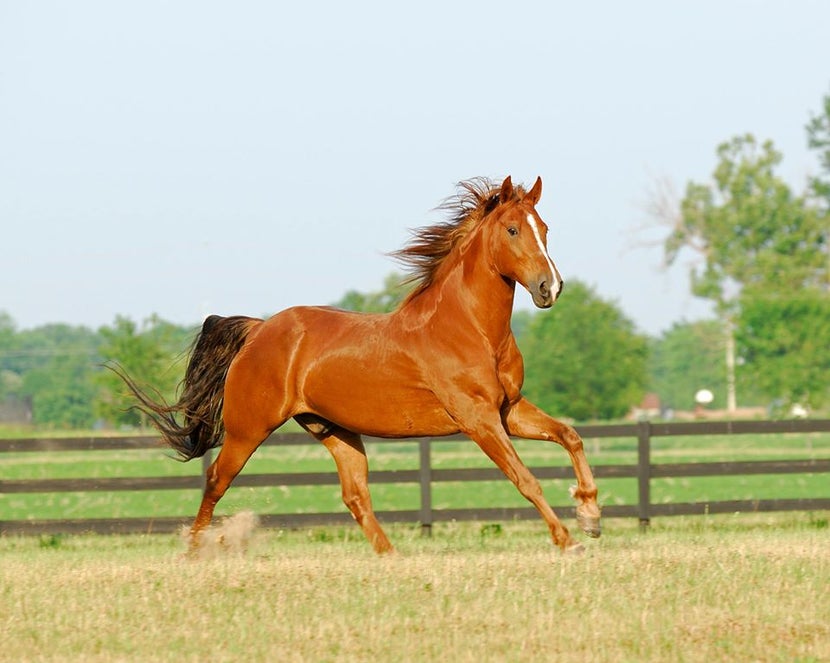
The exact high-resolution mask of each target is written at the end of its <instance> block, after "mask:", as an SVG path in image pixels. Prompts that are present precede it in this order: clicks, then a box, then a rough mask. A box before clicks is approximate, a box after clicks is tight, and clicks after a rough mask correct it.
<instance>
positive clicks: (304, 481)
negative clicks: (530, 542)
mask: <svg viewBox="0 0 830 663" xmlns="http://www.w3.org/2000/svg"><path fill="white" fill-rule="evenodd" d="M577 429H578V431H579V433H580V434H581V435H582V437H583V438H585V439H593V438H612V437H613V438H621V437H623V438H624V437H631V438H636V440H637V463H636V464H629V465H597V466H595V467H593V470H594V474H595V476H596V477H597V479H598V480H602V479H607V478H634V479H636V480H637V484H638V500H637V504H631V505H607V506H605V507H604V508H603V516H604V517H612V518H614V517H622V518H637V519H639V521H640V523H641V525H642V526H643V527H645V526H646V525H648V523H649V521H650V520H651V518H653V517H657V516H675V515H693V514H707V513H710V514H714V513H734V512H761V511H798V510H825V509H830V498H828V497H817V498H811V499H765V498H762V497H759V498H758V499H752V500H730V501H707V502H688V503H669V504H653V503H652V502H651V492H650V485H651V479H654V478H658V477H692V476H735V475H750V474H793V473H830V458H819V459H807V460H761V461H741V462H731V461H730V462H713V463H670V464H659V465H655V464H653V463H652V462H651V440H652V439H653V438H654V437H659V436H680V435H682V436H694V435H734V434H753V435H756V434H757V435H764V434H770V433H830V420H792V421H723V422H686V423H649V422H640V423H636V424H634V423H632V424H619V425H603V426H579V427H577ZM447 439H453V438H436V439H435V440H432V439H429V438H424V439H420V440H418V441H417V442H418V449H419V467H418V469H415V470H389V471H376V472H372V473H371V476H370V482H371V483H372V484H381V483H398V484H399V483H414V484H418V485H419V486H420V509H417V510H414V509H413V510H400V511H379V512H378V518H379V519H380V520H381V521H382V522H406V523H420V524H421V527H422V528H423V531H424V532H427V533H428V532H429V531H430V528H431V527H432V524H433V523H435V522H440V521H445V522H446V521H452V520H456V521H463V520H480V521H507V520H515V519H527V518H537V517H538V514H537V513H536V511H535V509H533V508H531V507H524V508H481V509H435V508H433V504H432V486H433V484H435V483H438V482H445V481H490V480H501V481H505V479H504V476H503V475H502V474H501V472H500V471H499V470H498V469H496V468H495V467H493V468H481V469H478V468H477V469H436V468H433V467H432V464H431V460H430V459H431V444H432V442H433V441H436V442H440V441H446V440H447ZM386 442H394V441H388V440H387V441H386ZM399 442H406V440H400V441H399ZM408 442H410V443H411V442H412V440H409V441H408ZM265 444H267V445H304V444H317V442H316V441H314V440H313V439H312V438H311V437H309V436H307V435H305V434H304V433H293V434H292V433H288V434H278V435H273V436H271V438H269V439H268V440H266V442H265ZM156 447H158V438H156V437H91V438H70V439H52V438H48V439H17V440H8V439H7V440H0V467H2V454H3V453H8V452H55V453H58V452H62V451H80V450H98V451H101V450H106V451H119V450H125V449H148V448H156ZM209 462H210V459H209V457H206V458H205V459H204V463H203V466H202V470H203V471H202V474H194V475H193V476H180V477H138V478H94V479H90V478H87V479H19V480H5V479H3V477H2V472H0V507H2V503H3V499H4V498H5V496H7V495H9V494H12V493H56V492H75V491H81V492H88V491H124V490H131V491H143V490H153V491H157V490H181V489H192V490H200V489H201V487H202V485H203V474H204V469H205V468H206V467H207V465H208V464H209ZM531 469H532V470H533V473H534V474H535V475H536V477H537V478H539V479H573V469H572V468H571V466H570V465H568V466H562V467H533V468H531ZM338 483H339V481H338V478H337V474H336V473H335V472H334V471H332V472H325V473H318V472H314V473H297V472H295V473H287V474H246V473H245V472H243V473H242V474H240V475H239V476H238V477H237V479H236V481H235V482H234V486H319V485H336V484H338ZM554 509H556V510H557V512H559V513H560V515H561V516H564V517H569V518H573V517H574V507H573V505H567V506H554ZM350 521H351V517H350V515H349V514H348V512H347V511H346V509H345V507H344V508H343V509H342V511H340V512H336V513H301V514H271V515H264V516H260V522H261V524H262V525H263V526H265V527H280V528H294V527H308V526H314V525H324V524H339V523H348V522H350ZM189 522H190V518H113V519H76V520H7V519H4V516H3V515H2V512H0V534H54V533H79V532H96V533H157V532H158V533H160V532H172V531H176V530H178V529H179V528H180V527H181V526H182V525H183V524H186V523H189Z"/></svg>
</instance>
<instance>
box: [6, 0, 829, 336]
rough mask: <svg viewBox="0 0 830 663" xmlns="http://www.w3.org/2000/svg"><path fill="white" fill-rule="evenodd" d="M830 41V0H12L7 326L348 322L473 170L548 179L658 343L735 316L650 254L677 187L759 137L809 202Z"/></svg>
mask: <svg viewBox="0 0 830 663" xmlns="http://www.w3.org/2000/svg"><path fill="white" fill-rule="evenodd" d="M828 26H830V2H826V1H824V0H812V1H809V0H777V1H770V2H762V1H756V2H750V1H748V0H742V1H729V0H720V1H712V0H704V1H701V0H697V1H695V2H657V1H642V0H632V1H629V2H607V1H599V2H591V3H574V2H568V3H565V2H534V3H527V2H499V3H494V2H489V1H481V0H477V1H475V2H447V1H446V0H443V1H441V2H432V1H429V2H411V3H407V4H406V5H403V4H402V3H393V2H349V3H342V2H316V3H315V2H292V3H283V2H189V1H182V2H160V1H153V0H150V1H148V0H143V1H142V2H109V1H103V0H102V1H100V2H88V1H85V0H76V1H73V2H47V1H44V2H15V1H12V0H0V224H1V227H2V231H0V310H4V311H6V312H7V313H8V314H9V315H11V316H12V318H13V319H14V320H15V322H16V323H17V325H18V327H19V328H30V327H33V326H37V325H40V324H44V323H47V322H68V323H72V324H85V325H89V326H91V327H97V326H99V325H104V324H110V323H111V322H112V321H113V319H114V318H115V316H116V315H117V314H122V315H127V316H129V317H132V318H133V319H136V320H141V319H143V318H145V317H147V316H149V315H150V314H152V313H157V314H158V315H160V316H161V317H163V318H165V319H167V320H170V321H173V322H179V323H195V322H199V321H200V320H201V318H202V317H203V316H204V315H206V314H208V313H220V314H235V313H240V314H249V315H262V314H265V313H270V312H275V311H277V310H279V309H282V308H285V307H287V306H290V305H294V304H328V303H331V302H333V301H336V300H338V299H339V298H340V297H341V296H342V295H343V294H344V293H345V292H346V291H347V290H350V289H357V290H361V291H370V290H376V289H378V288H380V287H381V285H382V281H383V278H384V276H385V275H386V274H388V273H389V272H391V271H392V270H393V269H395V263H393V262H392V261H390V259H388V258H386V257H385V256H384V253H385V252H389V251H393V250H395V249H397V248H399V247H400V246H401V245H402V244H403V243H404V242H405V241H406V239H407V237H408V235H407V229H408V228H412V227H417V226H420V225H424V224H427V223H432V222H434V221H436V220H438V219H439V216H438V215H437V214H436V213H434V212H432V211H431V210H432V208H433V207H434V206H435V205H436V204H438V203H439V202H440V201H441V200H442V199H443V198H444V197H446V196H447V195H449V194H451V193H452V192H453V189H454V184H455V182H457V181H458V180H461V179H466V178H469V177H472V176H476V175H485V176H491V177H495V178H500V177H502V176H504V175H507V174H511V175H512V176H513V178H514V181H524V182H527V183H528V184H529V183H532V181H533V179H534V178H535V177H536V176H537V175H541V176H542V178H543V180H544V193H543V196H542V201H541V203H540V206H539V210H540V212H541V214H542V217H543V218H544V219H545V220H546V221H547V222H548V224H549V225H550V227H551V232H550V241H549V249H550V253H551V255H552V257H553V258H554V260H555V261H556V263H557V266H558V268H559V270H560V271H561V272H562V274H563V276H564V278H565V280H566V282H567V280H568V279H574V278H578V279H580V280H583V281H585V282H587V283H589V284H591V285H593V286H595V287H596V288H597V290H598V292H599V293H600V295H602V296H603V297H605V298H608V299H611V300H614V301H616V302H617V303H618V304H619V305H620V306H621V307H622V309H623V310H624V311H625V313H626V314H627V315H628V316H629V317H630V318H632V319H633V320H634V321H635V322H636V324H637V325H638V327H639V328H640V329H641V330H642V331H645V332H648V333H651V334H657V333H659V332H660V331H662V330H665V329H667V328H668V327H669V326H670V325H671V324H672V323H673V322H676V321H680V320H683V319H687V320H691V319H697V318H699V317H701V316H705V315H707V313H708V308H707V306H706V305H705V304H703V303H701V302H700V301H698V300H695V299H694V298H693V297H692V296H691V295H690V294H689V287H688V280H687V265H686V264H681V265H679V266H678V267H676V268H673V269H672V270H670V271H668V272H665V271H661V270H660V264H661V257H662V255H661V251H660V249H659V248H651V249H646V248H633V245H634V244H635V243H636V239H637V236H638V235H637V233H636V232H635V231H636V228H637V227H638V226H640V225H641V224H642V223H643V222H644V221H646V215H645V213H644V212H643V210H642V203H643V202H644V201H645V200H646V199H647V197H648V191H649V189H650V187H651V185H652V181H653V179H654V178H655V177H667V178H670V179H671V180H673V181H674V182H675V184H676V186H677V188H678V190H681V191H682V189H683V187H684V186H685V183H686V182H687V181H689V180H690V179H692V180H696V181H705V180H707V179H708V177H709V175H710V173H711V171H712V170H713V168H714V165H715V149H716V146H717V144H718V143H720V142H721V141H723V140H726V139H728V138H730V137H731V136H733V135H736V134H739V133H744V132H752V133H754V134H755V135H756V136H757V137H758V138H761V139H767V138H769V139H772V140H773V141H774V142H775V144H776V146H777V147H778V148H779V149H780V150H781V151H782V152H783V153H784V156H785V160H784V164H783V167H782V171H781V172H782V174H783V175H784V176H785V177H786V178H787V179H788V180H789V181H790V182H791V184H792V185H793V186H794V187H795V188H798V189H800V188H801V187H802V185H803V182H804V180H805V177H806V176H807V175H808V174H809V173H810V172H814V171H815V170H816V168H817V165H816V161H815V159H814V157H813V155H812V154H810V153H809V151H808V150H807V148H806V139H805V131H804V125H805V123H806V122H807V121H808V119H809V117H810V113H811V112H812V113H815V112H818V110H819V108H820V104H821V99H822V97H823V96H824V95H826V94H828V93H830V66H828V65H830V32H828ZM564 296H567V287H566V290H565V293H564ZM518 305H519V306H522V307H530V306H531V304H530V299H529V297H528V296H527V295H526V293H522V294H521V295H520V296H519V298H518ZM555 314H556V313H555V308H554V310H553V312H548V313H545V315H555Z"/></svg>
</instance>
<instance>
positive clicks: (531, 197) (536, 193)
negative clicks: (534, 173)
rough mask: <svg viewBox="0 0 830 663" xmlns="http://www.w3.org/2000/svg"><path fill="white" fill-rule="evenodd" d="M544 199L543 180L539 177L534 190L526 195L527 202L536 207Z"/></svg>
mask: <svg viewBox="0 0 830 663" xmlns="http://www.w3.org/2000/svg"><path fill="white" fill-rule="evenodd" d="M541 197H542V178H541V177H537V178H536V182H535V183H534V185H533V188H532V189H531V190H530V191H528V192H527V194H526V195H525V200H528V201H529V202H530V204H531V205H533V206H534V207H536V203H538V202H539V199H540V198H541Z"/></svg>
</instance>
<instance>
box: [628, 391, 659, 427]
mask: <svg viewBox="0 0 830 663" xmlns="http://www.w3.org/2000/svg"><path fill="white" fill-rule="evenodd" d="M662 414H663V406H662V404H661V403H660V397H659V396H658V395H657V394H655V393H648V394H646V395H645V396H643V400H642V401H641V402H640V404H639V405H635V406H634V407H633V408H631V418H632V419H637V420H640V421H644V420H646V419H659V418H660V416H661V415H662Z"/></svg>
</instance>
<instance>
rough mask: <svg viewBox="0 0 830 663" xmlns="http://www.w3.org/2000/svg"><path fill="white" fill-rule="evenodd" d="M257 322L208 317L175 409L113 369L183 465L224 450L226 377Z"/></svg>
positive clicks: (244, 318) (161, 398)
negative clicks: (223, 417) (223, 405)
mask: <svg viewBox="0 0 830 663" xmlns="http://www.w3.org/2000/svg"><path fill="white" fill-rule="evenodd" d="M258 322H262V321H261V320H260V319H259V318H248V317H245V316H231V317H222V316H218V315H211V316H209V317H208V318H207V319H206V320H205V322H204V324H203V325H202V330H201V331H200V332H199V335H198V336H197V337H196V340H195V341H194V343H193V347H192V349H191V352H190V360H189V361H188V363H187V370H186V371H185V375H184V380H182V382H181V384H180V385H179V392H180V395H179V397H178V400H177V401H176V402H175V403H174V404H173V405H168V404H167V403H166V402H165V401H164V398H163V397H162V396H161V395H160V394H159V393H158V392H156V393H155V394H154V396H150V395H149V394H148V393H147V392H146V391H144V390H143V389H142V388H141V387H139V386H138V385H137V384H136V383H135V381H134V380H133V379H132V378H131V377H129V376H128V375H127V374H126V373H125V372H124V370H123V369H121V368H120V367H113V366H109V368H110V369H111V370H112V371H114V372H115V373H116V374H117V375H118V376H119V377H120V378H121V379H122V380H123V381H124V382H125V384H126V385H127V387H128V388H129V389H130V391H131V392H132V393H133V395H134V396H135V398H136V400H137V401H138V402H137V404H136V405H135V406H134V407H135V408H136V409H138V410H140V411H141V412H143V413H145V414H146V415H147V416H148V417H149V418H150V420H151V421H152V423H153V425H154V426H155V427H156V429H158V431H159V432H160V433H161V436H162V440H163V442H164V444H165V445H167V446H168V447H170V448H171V449H173V450H174V451H175V452H176V453H177V454H178V455H179V457H180V459H181V460H183V461H187V460H191V459H193V458H199V457H201V456H204V455H205V453H207V452H208V450H210V449H214V448H216V447H218V446H221V444H222V440H223V438H224V435H225V425H224V422H223V420H222V404H223V400H224V387H225V378H226V377H227V374H228V368H229V367H230V365H231V361H233V358H234V357H235V356H236V355H237V353H238V352H239V351H240V350H241V349H242V345H243V344H244V343H245V339H246V338H247V336H248V333H249V332H250V331H251V328H252V327H254V326H255V324H256V323H258ZM155 399H157V400H155Z"/></svg>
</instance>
